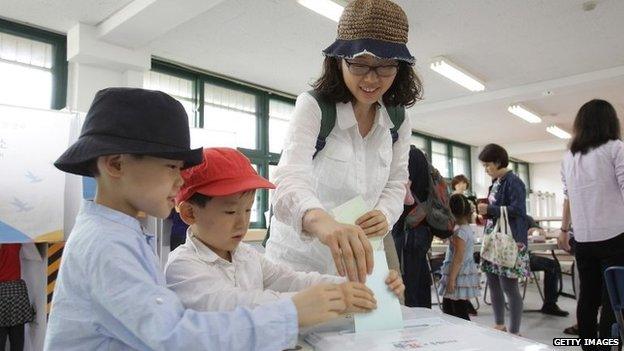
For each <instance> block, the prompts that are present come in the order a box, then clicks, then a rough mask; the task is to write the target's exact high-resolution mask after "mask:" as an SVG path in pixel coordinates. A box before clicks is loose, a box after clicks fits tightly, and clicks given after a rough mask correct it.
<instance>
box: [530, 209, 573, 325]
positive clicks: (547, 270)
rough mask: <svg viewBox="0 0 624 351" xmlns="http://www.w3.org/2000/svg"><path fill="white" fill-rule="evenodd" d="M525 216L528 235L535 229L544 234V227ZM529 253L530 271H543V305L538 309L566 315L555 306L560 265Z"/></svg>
mask: <svg viewBox="0 0 624 351" xmlns="http://www.w3.org/2000/svg"><path fill="white" fill-rule="evenodd" d="M526 218H527V221H528V222H529V233H528V235H529V236H531V235H533V233H534V232H536V231H537V232H538V233H539V234H540V235H545V234H546V233H545V231H544V229H542V228H541V227H540V226H539V225H538V224H537V222H535V220H534V219H533V217H531V216H529V215H527V217H526ZM529 255H530V256H529V257H530V261H529V264H530V268H531V271H544V305H543V306H542V308H541V309H540V311H541V312H542V313H544V314H550V315H553V316H559V317H566V316H567V315H568V314H569V313H568V312H567V311H563V310H562V309H560V308H559V306H557V299H558V298H559V292H558V291H559V279H561V266H560V265H559V262H556V261H555V260H554V259H552V258H549V257H543V256H538V255H535V254H533V253H532V252H530V253H529Z"/></svg>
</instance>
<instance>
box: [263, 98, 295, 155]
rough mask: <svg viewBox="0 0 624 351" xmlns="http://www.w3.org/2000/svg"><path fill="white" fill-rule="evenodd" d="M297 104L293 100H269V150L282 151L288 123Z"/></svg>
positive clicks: (273, 151)
mask: <svg viewBox="0 0 624 351" xmlns="http://www.w3.org/2000/svg"><path fill="white" fill-rule="evenodd" d="M294 109H295V106H294V105H293V104H292V102H286V101H281V100H275V99H271V100H269V151H270V152H272V153H277V154H279V153H281V152H282V147H283V144H284V138H285V137H286V132H287V131H288V123H289V122H290V116H291V115H292V113H293V111H294Z"/></svg>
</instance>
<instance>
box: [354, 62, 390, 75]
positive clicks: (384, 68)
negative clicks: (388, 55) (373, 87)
mask: <svg viewBox="0 0 624 351" xmlns="http://www.w3.org/2000/svg"><path fill="white" fill-rule="evenodd" d="M344 61H345V63H346V64H347V67H348V68H349V72H351V73H353V74H354V75H356V76H365V75H367V74H368V72H370V71H375V73H376V74H377V75H378V76H379V77H391V76H393V75H395V74H396V73H397V71H398V70H399V65H398V64H394V65H379V66H369V65H365V64H362V63H357V62H349V60H344Z"/></svg>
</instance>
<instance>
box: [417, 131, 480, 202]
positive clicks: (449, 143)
mask: <svg viewBox="0 0 624 351" xmlns="http://www.w3.org/2000/svg"><path fill="white" fill-rule="evenodd" d="M412 136H416V137H419V138H423V139H424V140H425V146H426V147H425V150H422V151H424V152H425V154H426V155H427V160H428V161H429V163H431V162H432V160H431V157H432V152H431V150H432V142H437V143H441V144H445V145H446V153H447V157H448V160H447V167H448V170H449V173H450V174H451V177H450V178H445V179H446V180H447V181H448V182H449V184H450V181H451V179H452V178H453V177H454V174H455V172H454V170H453V147H456V148H461V149H464V150H466V155H468V158H467V161H468V164H467V165H468V168H467V170H468V174H466V176H469V178H470V190H472V180H473V176H472V153H471V151H472V150H471V147H470V145H468V144H463V143H460V142H457V141H453V140H449V139H444V138H439V137H434V136H431V135H427V134H424V133H422V132H418V131H412Z"/></svg>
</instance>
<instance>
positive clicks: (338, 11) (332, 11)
mask: <svg viewBox="0 0 624 351" xmlns="http://www.w3.org/2000/svg"><path fill="white" fill-rule="evenodd" d="M297 2H298V3H299V4H300V5H303V6H305V7H307V8H309V9H310V10H312V11H314V12H316V13H318V14H320V15H323V16H325V17H327V18H329V19H331V20H332V21H334V22H338V20H340V16H341V15H342V10H344V7H343V6H341V5H338V4H337V3H336V2H334V1H331V0H297Z"/></svg>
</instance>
